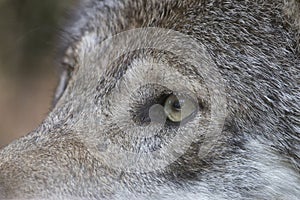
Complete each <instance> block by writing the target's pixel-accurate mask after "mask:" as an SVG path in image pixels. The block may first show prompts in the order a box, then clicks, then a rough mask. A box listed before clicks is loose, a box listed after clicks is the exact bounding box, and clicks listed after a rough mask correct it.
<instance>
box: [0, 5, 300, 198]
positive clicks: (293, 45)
mask: <svg viewBox="0 0 300 200" xmlns="http://www.w3.org/2000/svg"><path fill="white" fill-rule="evenodd" d="M299 5H300V2H299V1H298V0H264V1H263V0H262V1H234V0H226V1H225V0H224V1H217V0H199V1H195V0H185V1H171V0H164V1H160V0H150V1H142V0H137V1H133V0H119V1H117V0H82V1H81V3H80V4H79V5H78V9H76V12H75V14H74V20H73V21H72V23H70V26H69V27H68V28H66V33H65V35H66V37H65V38H68V39H67V40H66V41H65V42H64V45H61V46H62V47H61V48H62V49H63V50H65V51H66V53H65V55H64V56H63V58H62V60H63V61H62V62H63V65H64V66H67V67H66V68H65V70H66V71H65V72H64V73H63V74H62V80H61V84H60V87H59V88H58V91H57V95H56V96H55V98H56V99H55V101H54V102H57V103H55V106H54V108H53V110H52V111H51V112H50V113H49V116H48V117H47V119H45V121H44V122H43V123H42V124H41V126H40V127H39V128H37V129H36V130H35V131H33V132H32V133H30V134H28V135H27V136H25V137H23V138H21V139H19V140H17V141H15V142H13V143H12V144H10V145H8V146H7V147H5V148H4V149H2V150H1V151H0V199H76V198H77V199H295V200H296V199H299V197H300V174H299V172H300V135H299V134H300V57H299V29H300V25H299V24H300V11H299ZM140 27H161V28H166V29H171V30H176V31H179V32H181V33H184V34H186V35H190V36H191V37H192V38H194V39H195V40H196V41H197V42H198V43H199V44H201V45H202V46H204V47H205V51H206V52H207V54H208V55H209V56H210V57H211V58H212V59H213V63H212V65H214V66H216V67H217V69H218V70H219V72H220V74H221V75H222V78H223V79H224V84H225V92H226V93H225V96H226V100H227V115H226V121H225V124H224V127H223V131H222V134H221V136H220V138H219V140H218V141H217V142H216V144H215V145H214V147H213V149H212V150H211V152H210V153H209V154H207V155H203V156H199V155H201V151H200V152H199V149H200V147H201V145H202V143H201V140H200V141H199V142H195V143H194V144H192V145H191V147H190V149H189V150H188V151H187V152H185V154H184V155H183V156H181V157H180V158H179V159H178V160H176V161H175V162H174V163H170V165H169V166H168V167H166V168H165V169H163V170H158V171H153V172H127V171H122V170H117V169H115V168H111V167H110V166H108V165H106V164H105V163H107V161H106V160H105V158H103V157H99V156H97V155H98V154H97V151H100V150H99V149H101V148H102V147H103V141H104V140H105V139H106V138H109V139H111V140H115V141H116V143H122V145H124V148H130V147H132V146H131V145H132V144H138V142H137V143H135V142H136V141H132V140H134V139H135V138H132V137H130V135H129V136H128V137H127V135H126V136H123V135H118V134H119V133H118V132H116V129H115V126H114V124H115V122H116V121H118V120H119V121H118V123H119V124H118V125H120V126H122V128H124V129H127V128H128V127H130V126H131V125H134V124H130V123H132V122H131V121H127V119H123V118H122V116H123V113H122V109H126V107H125V108H124V106H126V104H124V105H123V104H121V100H120V101H118V98H120V97H122V96H124V97H126V94H127V93H126V91H124V89H122V88H126V86H128V85H133V86H136V87H138V86H139V84H138V81H139V79H141V78H140V77H145V78H144V79H142V80H143V81H144V80H145V81H146V80H155V79H156V78H157V77H156V75H157V74H158V73H159V72H158V71H165V72H166V74H167V75H168V73H170V76H172V73H173V72H170V70H169V67H168V66H172V67H174V71H176V73H178V77H186V78H187V79H188V80H189V82H188V83H187V85H190V90H194V91H198V92H197V95H199V96H200V97H201V98H202V99H203V101H204V108H207V111H209V110H210V109H211V108H210V105H212V103H213V102H210V100H211V99H209V98H208V97H207V95H209V94H208V93H207V92H206V89H207V87H208V86H205V85H203V80H202V78H203V76H201V74H200V75H199V74H198V73H197V70H200V69H195V68H192V67H191V66H188V65H182V63H179V62H177V60H176V59H175V58H173V57H172V56H169V55H166V54H160V53H157V52H151V51H150V52H147V51H145V52H142V53H139V55H132V54H128V55H127V54H126V55H124V56H123V57H121V58H120V59H119V60H116V61H115V62H114V63H113V66H107V65H104V63H103V62H104V61H103V60H102V57H103V54H101V53H103V52H100V51H98V50H99V45H100V43H101V41H104V40H105V39H107V38H108V37H110V36H114V35H115V34H117V33H120V32H123V31H126V30H130V29H133V28H140ZM133 43H134V42H133ZM182 45H183V46H184V45H185V44H182ZM100 50H101V49H100ZM208 55H206V54H204V53H203V58H204V59H205V57H206V56H208ZM132 57H133V58H132ZM128 59H129V60H130V67H129V66H127V64H128V63H127V62H128ZM156 62H161V63H162V64H163V65H165V68H160V69H155V70H158V71H157V73H152V72H151V73H150V72H149V73H148V71H146V67H145V68H143V67H141V65H143V64H145V66H146V65H147V64H149V63H150V64H151V63H156ZM177 65H178V66H177ZM182 66H184V67H183V68H184V69H182V68H181V67H182ZM175 69H176V70H175ZM155 70H154V71H155ZM188 71H189V72H190V71H192V74H191V73H186V72H188ZM125 72H126V73H125ZM146 72H147V74H148V76H145V73H146ZM118 73H119V74H118ZM184 73H186V74H184ZM174 74H175V72H174ZM118 76H121V78H120V77H118ZM176 76H177V75H176ZM168 84H169V85H167V86H170V87H172V85H175V86H176V87H178V88H180V87H184V86H185V85H181V83H180V81H176V80H175V81H174V80H173V82H172V80H171V81H170V82H169V83H168ZM216 84H218V80H217V81H216ZM123 86H124V87H123ZM128 87H129V86H128ZM125 90H126V89H125ZM127 92H128V91H127ZM200 93H201V94H200ZM147 95H149V94H148V93H147V91H142V93H141V94H140V95H138V98H143V97H144V96H147ZM205 105H207V106H205ZM203 116H204V117H206V115H205V113H204V114H203ZM198 126H200V127H201V126H205V123H204V122H202V121H201V122H199V123H198V124H193V123H191V124H190V125H187V127H188V128H190V129H191V130H194V132H197V131H198ZM147 131H148V132H149V133H150V132H151V130H148V129H145V132H147ZM165 133H168V134H169V135H168V134H167V136H166V137H164V140H162V142H161V144H162V145H165V144H166V143H167V142H168V138H169V137H171V136H172V134H179V133H180V130H178V131H177V132H176V131H174V132H170V131H169V132H167V131H166V132H165ZM158 134H161V133H158ZM148 142H149V141H148ZM156 142H157V141H156ZM150 143H151V144H150ZM150 143H147V142H146V144H144V145H145V146H146V147H149V146H150V145H153V141H152V142H151V141H150ZM203 144H205V143H203ZM96 147H97V148H98V149H97V148H96ZM100 147H101V148H100ZM133 148H135V146H134V145H133Z"/></svg>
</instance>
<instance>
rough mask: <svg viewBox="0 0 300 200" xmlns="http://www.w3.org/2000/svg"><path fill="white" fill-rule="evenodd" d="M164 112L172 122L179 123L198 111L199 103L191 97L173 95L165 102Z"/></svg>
mask: <svg viewBox="0 0 300 200" xmlns="http://www.w3.org/2000/svg"><path fill="white" fill-rule="evenodd" d="M164 111H165V114H166V116H167V117H168V119H169V120H170V121H172V122H175V123H178V122H182V121H186V120H188V119H189V118H190V117H191V116H192V115H193V114H194V113H195V112H196V111H197V103H196V102H195V101H194V100H193V99H192V98H190V97H189V96H185V95H174V94H171V95H170V96H169V97H168V98H167V99H166V101H165V104H164Z"/></svg>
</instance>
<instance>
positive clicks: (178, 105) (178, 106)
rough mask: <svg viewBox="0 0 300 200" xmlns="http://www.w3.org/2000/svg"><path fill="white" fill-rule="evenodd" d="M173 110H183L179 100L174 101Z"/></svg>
mask: <svg viewBox="0 0 300 200" xmlns="http://www.w3.org/2000/svg"><path fill="white" fill-rule="evenodd" d="M173 108H174V109H175V110H181V104H180V102H179V101H178V100H176V101H174V103H173Z"/></svg>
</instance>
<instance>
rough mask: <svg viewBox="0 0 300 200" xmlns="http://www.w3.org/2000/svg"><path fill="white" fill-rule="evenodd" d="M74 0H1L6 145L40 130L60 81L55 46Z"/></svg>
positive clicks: (1, 128) (2, 134)
mask: <svg viewBox="0 0 300 200" xmlns="http://www.w3.org/2000/svg"><path fill="white" fill-rule="evenodd" d="M71 1H72V0H0V147H3V146H5V145H6V144H8V143H9V142H11V141H12V140H14V139H16V138H19V137H20V136H22V135H25V134H27V133H28V132H30V131H32V130H34V129H35V128H36V127H37V126H38V125H39V123H41V122H42V120H43V119H44V118H45V116H46V115H47V113H48V112H49V109H50V107H51V101H52V97H53V95H54V90H55V87H56V85H57V81H58V77H59V74H58V66H56V65H57V64H55V62H54V61H55V53H56V52H55V47H56V45H57V44H56V43H57V41H58V36H59V28H60V27H61V24H62V19H63V18H64V17H65V16H66V13H67V8H68V6H69V5H70V3H71Z"/></svg>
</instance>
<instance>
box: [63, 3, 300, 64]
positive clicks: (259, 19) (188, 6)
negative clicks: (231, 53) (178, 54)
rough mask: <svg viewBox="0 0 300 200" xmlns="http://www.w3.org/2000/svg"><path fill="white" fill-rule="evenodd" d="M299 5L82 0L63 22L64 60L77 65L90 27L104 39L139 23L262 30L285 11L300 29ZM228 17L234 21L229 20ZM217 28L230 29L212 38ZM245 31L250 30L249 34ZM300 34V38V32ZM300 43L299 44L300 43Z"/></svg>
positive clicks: (193, 30) (187, 30)
mask: <svg viewBox="0 0 300 200" xmlns="http://www.w3.org/2000/svg"><path fill="white" fill-rule="evenodd" d="M269 8H270V9H269ZM271 8H272V9H271ZM299 9H300V5H299V1H297V0H276V1H269V0H265V1H262V2H255V1H253V2H252V1H251V2H248V1H247V2H239V1H234V0H231V1H213V0H211V1H203V0H186V1H171V0H165V1H157V0H151V1H142V0H138V1H134V2H132V1H129V0H96V1H94V0H87V1H78V2H77V5H75V6H74V8H73V11H71V17H70V18H69V21H68V23H66V24H64V28H63V33H62V38H63V40H62V41H61V45H60V49H61V51H63V52H65V53H64V58H63V59H62V60H63V63H65V64H66V65H67V66H73V65H74V58H75V56H72V52H73V51H74V49H76V45H77V42H78V41H80V40H81V39H82V38H83V36H84V35H86V34H87V33H91V32H94V33H97V38H96V40H97V41H95V42H101V41H103V40H104V39H105V38H107V37H110V36H113V35H115V34H116V33H119V32H122V31H126V30H130V29H133V28H140V27H162V28H168V29H172V30H180V31H181V32H185V33H188V34H192V35H195V37H204V36H205V35H204V36H202V35H197V32H199V31H200V29H207V28H208V27H213V28H214V29H216V30H218V29H222V31H224V29H232V28H233V30H232V31H233V32H239V31H241V30H240V28H242V27H244V28H249V27H251V28H250V29H252V30H254V31H255V29H256V28H258V30H259V28H262V27H263V24H264V22H266V23H268V22H270V20H273V22H274V25H276V23H277V24H278V25H280V21H278V19H280V18H282V15H285V16H286V19H285V20H284V21H285V23H288V24H290V25H291V26H292V27H293V29H294V30H296V32H298V31H299V29H300V25H299V24H300V16H299V12H298V10H299ZM149 11H150V12H149ZM244 11H246V12H244ZM233 13H235V14H233ZM276 21H277V22H276ZM224 22H227V24H224ZM273 22H272V23H273ZM229 23H230V24H231V25H228V24H229ZM216 24H220V25H221V26H217V25H216ZM222 24H223V25H222ZM225 25H226V26H225ZM222 26H223V27H222ZM265 28H266V29H267V28H268V27H265ZM250 29H247V31H249V32H248V33H249V34H253V33H254V32H252V31H250ZM244 31H245V29H244ZM264 31H267V30H264ZM200 32H201V31H200ZM294 32H295V31H294ZM218 34H224V35H226V32H224V33H222V32H217V31H216V33H214V34H213V35H212V36H211V38H213V37H215V36H217V35H218ZM254 34H255V33H254ZM246 36H247V34H245V35H244V37H246ZM222 39H224V38H222ZM296 40H297V42H299V38H297V39H296ZM295 46H296V45H295ZM298 46H299V45H297V47H294V48H297V49H298V48H299V47H298ZM61 51H60V52H61Z"/></svg>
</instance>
